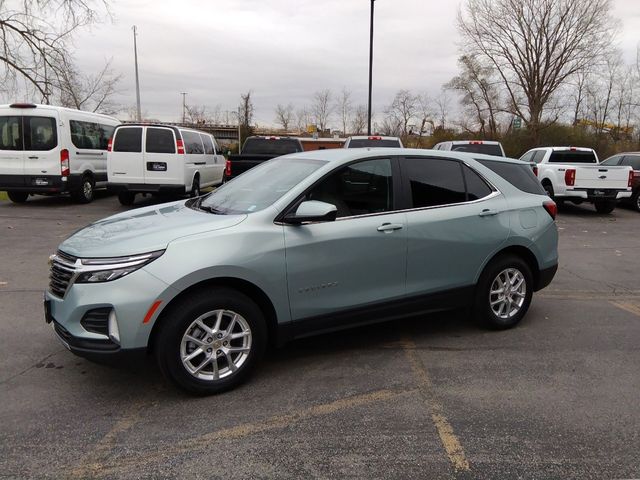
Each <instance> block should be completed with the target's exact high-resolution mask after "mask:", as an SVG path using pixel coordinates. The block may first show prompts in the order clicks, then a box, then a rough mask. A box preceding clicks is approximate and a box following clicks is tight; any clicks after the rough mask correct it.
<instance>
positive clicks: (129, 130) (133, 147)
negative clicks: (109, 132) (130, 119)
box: [113, 127, 142, 153]
mask: <svg viewBox="0 0 640 480" xmlns="http://www.w3.org/2000/svg"><path fill="white" fill-rule="evenodd" d="M113 151H114V152H136V153H138V152H142V128H141V127H125V128H119V129H118V130H117V131H116V137H115V139H114V141H113Z"/></svg>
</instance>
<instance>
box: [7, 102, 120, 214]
mask: <svg viewBox="0 0 640 480" xmlns="http://www.w3.org/2000/svg"><path fill="white" fill-rule="evenodd" d="M119 123H120V122H119V121H118V120H117V119H115V118H113V117H109V116H106V115H100V114H97V113H89V112H82V111H80V110H73V109H70V108H63V107H54V106H52V105H35V104H32V103H14V104H11V105H0V190H3V191H6V192H7V193H8V195H9V198H10V199H11V200H12V201H14V202H16V203H22V202H26V201H27V198H29V195H33V194H46V195H50V194H59V193H70V194H71V196H72V197H73V198H74V199H75V200H76V201H78V202H80V203H88V202H90V201H91V200H93V193H94V190H95V189H96V188H100V187H103V188H104V187H106V185H107V144H108V141H109V138H110V137H111V134H112V133H113V129H114V128H115V126H116V125H118V124H119Z"/></svg>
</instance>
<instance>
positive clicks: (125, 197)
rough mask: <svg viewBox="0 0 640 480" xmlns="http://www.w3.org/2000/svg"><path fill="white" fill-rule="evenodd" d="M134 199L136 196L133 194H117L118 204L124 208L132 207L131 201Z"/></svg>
mask: <svg viewBox="0 0 640 480" xmlns="http://www.w3.org/2000/svg"><path fill="white" fill-rule="evenodd" d="M135 198H136V194H135V193H133V192H120V193H118V201H119V202H120V205H124V206H125V207H128V206H130V205H133V201H134V200H135Z"/></svg>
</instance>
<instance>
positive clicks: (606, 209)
mask: <svg viewBox="0 0 640 480" xmlns="http://www.w3.org/2000/svg"><path fill="white" fill-rule="evenodd" d="M593 205H594V206H595V207H596V211H597V212H598V213H611V212H613V210H614V209H615V208H616V202H615V200H596V201H595V202H593Z"/></svg>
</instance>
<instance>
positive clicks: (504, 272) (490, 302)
mask: <svg viewBox="0 0 640 480" xmlns="http://www.w3.org/2000/svg"><path fill="white" fill-rule="evenodd" d="M532 296H533V275H532V274H531V269H530V268H529V265H527V263H526V262H525V261H524V260H522V259H521V258H520V257H517V256H515V255H504V256H502V257H498V258H497V259H495V260H493V261H492V262H491V263H490V264H489V265H488V266H487V267H486V268H485V269H484V271H483V272H482V275H481V276H480V280H479V281H478V285H477V288H476V298H475V306H474V314H475V317H476V320H478V321H479V322H480V323H481V324H482V325H484V326H486V327H488V328H491V329H494V330H503V329H506V328H511V327H514V326H515V325H517V324H518V323H519V322H520V320H522V318H523V317H524V316H525V314H526V313H527V310H528V309H529V305H530V304H531V297H532Z"/></svg>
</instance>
